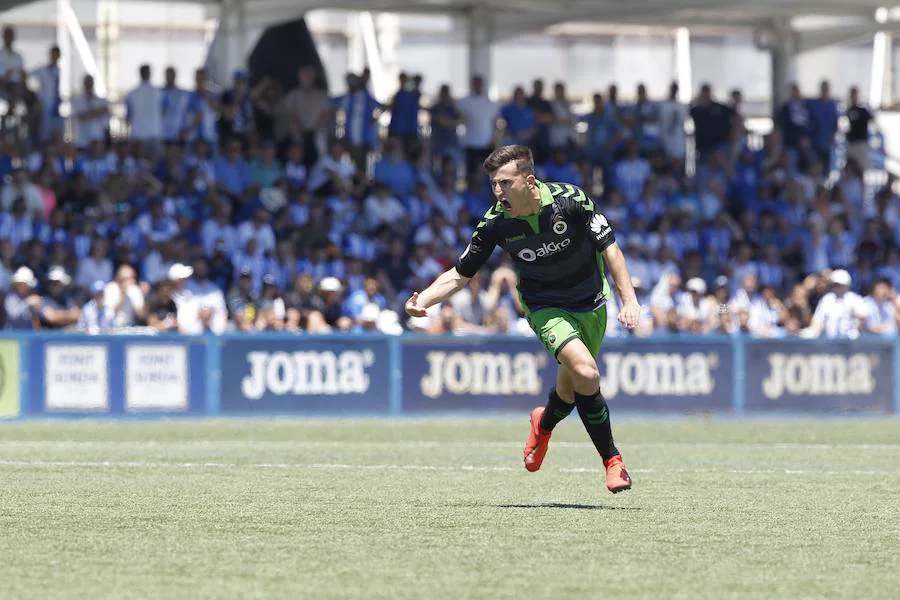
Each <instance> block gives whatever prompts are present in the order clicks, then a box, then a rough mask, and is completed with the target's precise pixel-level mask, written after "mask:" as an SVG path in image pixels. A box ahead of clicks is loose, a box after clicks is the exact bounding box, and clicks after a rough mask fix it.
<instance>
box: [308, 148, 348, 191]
mask: <svg viewBox="0 0 900 600" xmlns="http://www.w3.org/2000/svg"><path fill="white" fill-rule="evenodd" d="M355 174H356V166H355V165H354V164H353V163H352V162H350V159H349V157H347V153H346V150H345V149H344V144H343V143H342V142H340V141H338V140H334V141H332V142H331V144H330V145H329V147H328V154H326V155H325V156H323V157H322V158H320V159H319V160H318V161H317V162H316V164H315V166H314V167H313V169H312V173H311V174H310V176H309V189H310V191H312V192H318V193H320V194H328V193H331V192H334V191H336V190H338V189H340V188H341V186H349V187H351V188H352V187H353V176H354V175H355Z"/></svg>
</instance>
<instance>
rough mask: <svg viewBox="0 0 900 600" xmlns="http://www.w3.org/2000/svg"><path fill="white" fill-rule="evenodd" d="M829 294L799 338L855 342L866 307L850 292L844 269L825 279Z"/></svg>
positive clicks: (855, 294) (849, 280) (850, 279)
mask: <svg viewBox="0 0 900 600" xmlns="http://www.w3.org/2000/svg"><path fill="white" fill-rule="evenodd" d="M828 281H829V283H830V284H831V291H830V292H828V293H827V294H825V295H824V296H823V297H822V299H821V300H820V301H819V304H818V305H817V306H816V310H815V312H814V313H813V317H812V323H811V324H810V326H809V327H807V328H806V329H804V330H803V332H802V333H801V335H802V336H803V337H820V336H822V335H824V336H825V337H827V338H855V337H857V336H858V335H859V330H860V323H861V320H862V319H863V318H865V316H866V312H867V311H866V305H865V302H863V299H862V298H861V297H860V296H859V295H858V294H857V293H855V292H852V291H850V285H851V284H852V282H853V280H852V278H851V277H850V273H848V272H847V271H845V270H844V269H836V270H834V271H832V272H831V275H830V276H829V278H828Z"/></svg>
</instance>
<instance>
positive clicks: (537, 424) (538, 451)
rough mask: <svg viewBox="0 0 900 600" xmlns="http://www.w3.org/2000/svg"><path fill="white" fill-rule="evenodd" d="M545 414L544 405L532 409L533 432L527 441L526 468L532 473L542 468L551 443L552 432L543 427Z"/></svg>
mask: <svg viewBox="0 0 900 600" xmlns="http://www.w3.org/2000/svg"><path fill="white" fill-rule="evenodd" d="M543 416H544V407H543V406H538V407H537V408H535V409H534V410H533V411H531V433H529V434H528V441H527V442H526V443H525V468H526V469H528V470H529V471H531V472H532V473H533V472H535V471H537V470H538V469H540V468H541V463H542V462H544V456H545V455H546V454H547V448H548V446H549V445H550V435H551V434H552V432H550V431H544V430H543V429H541V417H543Z"/></svg>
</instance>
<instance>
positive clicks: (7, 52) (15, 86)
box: [0, 25, 25, 130]
mask: <svg viewBox="0 0 900 600" xmlns="http://www.w3.org/2000/svg"><path fill="white" fill-rule="evenodd" d="M15 41H16V30H15V28H14V27H12V26H11V25H7V26H6V27H4V28H3V48H2V49H0V97H2V98H3V99H4V100H6V105H7V109H6V113H5V114H4V115H3V129H4V130H5V129H6V128H7V126H8V125H7V119H8V118H9V117H10V116H11V115H13V114H15V109H16V106H17V105H18V103H19V101H20V100H21V99H22V95H23V92H24V91H25V90H24V83H25V63H24V62H22V55H21V54H19V53H18V52H16V51H15V50H14V49H13V44H14V43H15Z"/></svg>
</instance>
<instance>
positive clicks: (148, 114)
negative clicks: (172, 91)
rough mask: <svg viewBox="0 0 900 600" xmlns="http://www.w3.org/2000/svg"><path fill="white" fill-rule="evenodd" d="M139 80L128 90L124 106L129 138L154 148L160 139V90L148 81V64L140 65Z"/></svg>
mask: <svg viewBox="0 0 900 600" xmlns="http://www.w3.org/2000/svg"><path fill="white" fill-rule="evenodd" d="M139 74H140V78H141V82H140V83H139V84H138V86H137V87H136V88H134V89H133V90H131V91H130V92H128V95H127V96H126V97H125V107H126V108H127V109H128V115H127V117H126V118H127V119H128V124H129V125H130V126H131V138H132V139H135V140H140V141H142V142H144V143H145V145H147V146H149V148H150V149H155V148H156V146H157V144H158V143H159V140H160V139H162V92H161V91H160V89H159V88H157V87H156V86H154V85H153V84H151V83H150V65H141V68H140V71H139Z"/></svg>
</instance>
